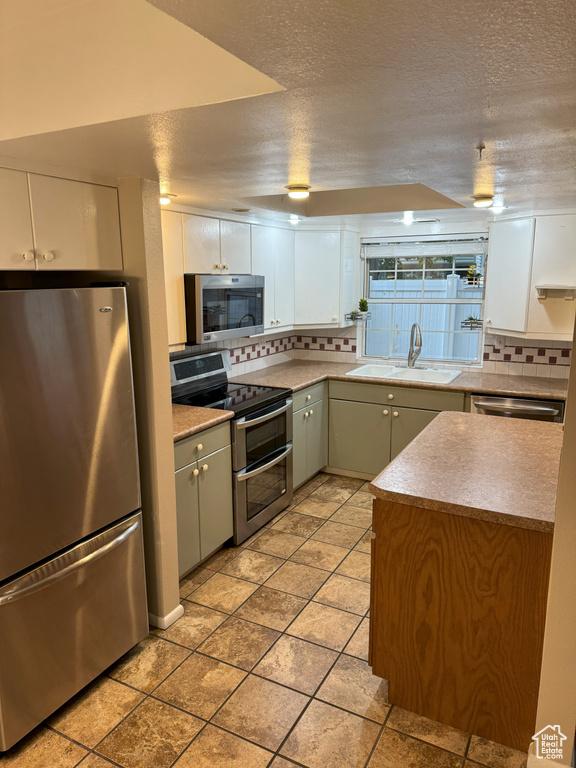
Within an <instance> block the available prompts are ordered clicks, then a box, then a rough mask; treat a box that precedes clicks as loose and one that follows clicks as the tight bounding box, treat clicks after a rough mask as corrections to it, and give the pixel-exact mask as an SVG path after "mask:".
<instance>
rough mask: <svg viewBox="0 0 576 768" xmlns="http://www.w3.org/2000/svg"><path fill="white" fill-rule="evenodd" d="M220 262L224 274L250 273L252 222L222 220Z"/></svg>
mask: <svg viewBox="0 0 576 768" xmlns="http://www.w3.org/2000/svg"><path fill="white" fill-rule="evenodd" d="M220 263H221V265H222V273H223V274H225V273H229V274H232V275H249V274H250V224H244V223H243V222H240V221H224V220H222V221H221V222H220Z"/></svg>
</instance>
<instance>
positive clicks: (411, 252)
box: [362, 236, 487, 363]
mask: <svg viewBox="0 0 576 768" xmlns="http://www.w3.org/2000/svg"><path fill="white" fill-rule="evenodd" d="M486 248H487V239H486V238H485V237H480V236H470V237H469V238H468V239H460V240H421V241H417V242H416V241H411V242H382V243H371V244H364V245H362V258H363V259H364V261H365V264H366V291H365V295H366V298H367V299H368V307H369V312H370V317H369V318H368V320H367V322H366V328H365V332H364V354H365V356H367V357H385V358H403V357H406V356H407V355H408V350H409V347H410V329H411V328H412V324H413V323H418V324H419V325H420V328H421V330H422V352H421V355H420V358H421V359H422V360H431V361H436V362H439V361H443V362H467V363H476V362H478V361H479V360H480V352H481V344H482V316H483V304H484V275H485V271H486Z"/></svg>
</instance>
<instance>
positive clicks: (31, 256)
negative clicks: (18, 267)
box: [22, 251, 34, 261]
mask: <svg viewBox="0 0 576 768" xmlns="http://www.w3.org/2000/svg"><path fill="white" fill-rule="evenodd" d="M22 258H23V259H24V261H34V251H26V252H25V253H23V254H22Z"/></svg>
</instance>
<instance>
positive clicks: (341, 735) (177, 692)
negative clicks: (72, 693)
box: [0, 473, 526, 768]
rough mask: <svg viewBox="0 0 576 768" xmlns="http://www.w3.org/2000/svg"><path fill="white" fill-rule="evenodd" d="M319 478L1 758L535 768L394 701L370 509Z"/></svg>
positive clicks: (346, 484)
mask: <svg viewBox="0 0 576 768" xmlns="http://www.w3.org/2000/svg"><path fill="white" fill-rule="evenodd" d="M371 501H372V497H371V496H370V494H369V493H368V492H367V490H366V484H364V483H363V481H361V480H355V479H350V478H342V477H331V476H329V475H325V474H322V473H321V474H319V475H317V476H316V477H315V478H313V479H312V480H310V481H309V482H308V483H307V484H306V486H304V487H303V488H301V489H299V490H298V493H297V495H296V497H295V499H294V503H293V505H292V508H290V509H289V510H288V511H286V512H284V513H282V514H281V515H279V516H278V517H277V518H276V519H275V520H273V521H272V522H271V523H270V524H269V525H268V526H267V527H266V528H264V529H263V530H262V531H259V532H258V533H257V534H255V535H254V536H253V537H252V539H250V540H249V541H247V542H245V543H244V544H243V545H242V546H241V547H235V548H231V549H225V550H222V551H221V552H219V553H217V554H216V555H214V556H213V557H212V558H211V559H210V560H209V561H208V562H207V563H205V564H204V566H203V567H201V568H198V569H197V570H196V571H194V572H193V573H192V574H191V575H190V576H188V577H187V578H186V579H184V580H183V581H182V583H181V597H182V602H183V605H184V611H185V613H184V616H183V617H182V618H181V619H179V620H178V621H177V622H176V623H175V624H174V625H173V626H171V627H170V628H169V629H167V630H166V631H161V630H153V631H152V632H151V633H150V635H148V637H147V638H145V640H143V641H142V642H141V643H140V644H139V645H138V646H137V647H136V648H135V649H134V650H133V651H131V652H130V653H129V654H127V655H126V656H125V657H124V658H123V659H122V660H120V662H119V663H118V664H116V665H115V666H114V667H112V668H111V669H109V670H108V671H107V674H106V675H103V676H101V677H100V678H99V679H98V680H97V681H95V682H94V683H93V684H92V685H91V686H89V687H88V688H87V689H86V690H85V691H83V692H82V693H81V694H79V695H78V696H77V697H76V698H75V699H74V700H73V701H72V702H69V703H68V704H67V705H66V706H64V707H62V709H61V710H59V712H57V713H56V715H54V716H53V717H52V718H50V720H49V721H48V722H47V723H46V724H44V725H43V726H41V727H40V728H38V729H37V730H36V731H35V732H34V733H33V734H32V735H31V736H30V737H28V738H27V739H26V740H25V741H24V742H22V743H21V744H20V745H18V746H17V747H16V748H14V749H13V750H11V751H10V752H8V753H5V754H4V756H3V757H0V763H1V764H2V768H3V766H4V765H6V766H7V767H8V766H13V767H14V768H73V766H76V765H80V766H81V768H107V766H108V768H109V766H110V765H115V766H121V768H170V766H174V767H175V768H229V767H230V768H231V767H232V766H234V768H266V767H267V766H268V767H270V768H295V766H305V767H306V768H364V766H366V767H367V768H474V766H488V768H521V767H522V766H525V765H526V755H524V754H521V753H520V752H515V751H514V750H511V749H508V748H507V747H502V746H499V745H497V744H494V743H492V742H488V741H486V740H484V739H481V738H478V737H476V736H473V735H471V734H468V733H463V732H462V731H458V730H456V729H455V728H450V727H448V726H446V725H441V724H440V723H435V722H433V721H431V720H427V719H426V718H423V717H420V716H418V715H415V714H413V713H411V712H406V711H404V710H402V709H400V708H398V707H392V706H390V705H389V703H388V686H387V683H386V681H385V680H381V679H380V678H377V677H375V676H374V675H372V673H371V671H370V667H369V666H368V664H367V658H368V623H369V618H368V616H367V615H368V609H369V591H370V583H369V582H370V530H369V528H370V523H371V520H370V509H371Z"/></svg>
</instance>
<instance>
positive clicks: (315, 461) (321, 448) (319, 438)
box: [306, 400, 328, 477]
mask: <svg viewBox="0 0 576 768" xmlns="http://www.w3.org/2000/svg"><path fill="white" fill-rule="evenodd" d="M327 410H328V408H327V406H326V405H325V404H324V402H323V401H322V400H319V401H318V402H317V403H314V404H313V405H312V406H311V408H310V409H309V411H308V413H309V414H310V415H309V417H308V418H307V419H306V421H307V422H308V424H307V430H306V475H307V477H312V475H315V474H316V472H319V471H320V470H321V469H322V468H323V467H325V466H326V464H327V463H328V420H327V418H326V411H327Z"/></svg>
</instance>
